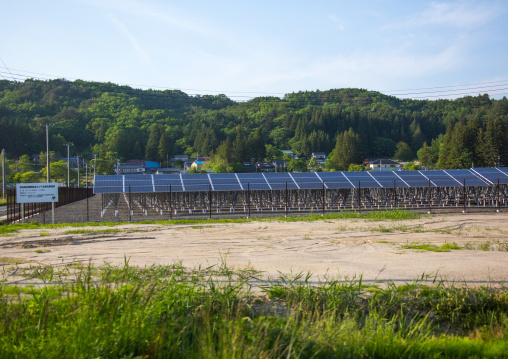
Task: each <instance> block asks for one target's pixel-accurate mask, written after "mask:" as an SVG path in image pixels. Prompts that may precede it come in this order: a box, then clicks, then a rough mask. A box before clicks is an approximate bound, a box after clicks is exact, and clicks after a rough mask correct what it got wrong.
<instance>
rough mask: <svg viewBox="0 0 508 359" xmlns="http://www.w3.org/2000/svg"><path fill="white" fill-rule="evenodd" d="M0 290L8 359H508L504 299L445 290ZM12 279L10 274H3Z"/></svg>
mask: <svg viewBox="0 0 508 359" xmlns="http://www.w3.org/2000/svg"><path fill="white" fill-rule="evenodd" d="M16 269H17V271H18V275H21V276H23V277H25V278H31V279H32V280H33V279H38V280H40V281H42V282H45V283H47V284H49V283H51V284H52V285H45V286H39V287H19V286H18V287H16V286H13V285H3V286H0V312H1V315H0V356H1V357H3V358H16V357H19V358H22V357H26V358H33V357H42V358H49V357H52V358H53V357H54V358H60V357H115V358H116V357H129V358H134V357H138V358H142V357H173V358H181V357H184V358H216V357H231V358H236V357H238V358H251V357H256V358H258V357H263V358H280V357H298V358H310V357H316V358H346V357H354V358H358V357H377V358H394V357H406V358H409V357H421V358H432V357H440V358H441V357H451V358H457V357H482V358H484V357H485V358H488V357H492V358H495V357H498V358H501V357H504V356H505V355H506V353H508V342H507V341H506V334H507V330H508V319H507V315H506V313H507V311H508V291H507V289H506V288H504V287H503V288H501V289H494V288H489V287H484V288H479V289H472V288H468V287H465V286H454V285H451V284H448V285H447V284H446V283H442V282H435V281H434V283H430V284H431V285H430V286H426V285H425V283H420V282H418V281H415V282H413V283H410V284H407V285H403V286H399V287H397V286H395V285H393V284H390V283H389V284H388V286H387V287H386V288H384V289H382V288H377V287H375V286H366V285H364V284H363V283H362V280H361V277H360V278H356V279H355V278H353V279H352V280H349V281H347V280H346V281H337V280H328V281H326V282H324V283H322V284H321V285H320V286H314V285H311V284H310V282H309V278H310V276H309V275H306V276H304V275H303V274H298V275H296V276H291V275H282V276H281V277H280V278H277V279H276V280H274V281H272V282H267V283H265V284H264V285H263V286H262V290H263V293H264V294H263V295H259V294H253V293H252V292H251V291H250V290H249V288H250V284H249V280H251V279H255V278H256V277H257V276H258V275H259V273H257V272H256V271H255V270H253V269H252V268H245V269H241V270H234V269H232V268H228V267H227V266H226V265H225V264H224V263H223V264H221V265H218V266H211V267H209V268H204V269H193V270H188V269H185V268H184V267H183V266H182V265H181V264H179V263H176V264H174V265H171V266H152V267H150V268H138V267H131V266H129V265H128V263H126V264H125V266H121V267H112V266H108V265H106V266H102V267H93V266H87V267H81V266H79V265H78V264H76V265H74V266H68V267H64V268H60V269H57V268H53V267H48V266H47V267H26V268H21V267H19V268H16ZM6 274H7V273H6Z"/></svg>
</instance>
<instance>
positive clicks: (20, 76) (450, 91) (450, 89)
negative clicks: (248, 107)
mask: <svg viewBox="0 0 508 359" xmlns="http://www.w3.org/2000/svg"><path fill="white" fill-rule="evenodd" d="M0 60H1V59H0ZM2 63H3V61H2ZM3 68H4V69H7V70H8V73H7V72H6V71H1V69H2V67H0V74H2V75H5V74H8V75H9V76H10V77H11V78H12V79H13V80H14V81H24V80H27V79H37V80H54V79H57V77H55V76H52V75H48V74H42V73H37V72H30V71H25V70H19V69H12V70H14V71H17V72H16V73H12V72H11V70H10V69H9V68H8V67H7V66H5V63H4V67H3ZM24 73H26V74H34V75H39V76H37V77H33V76H29V75H25V74H24ZM2 77H4V78H5V76H2ZM62 79H63V80H66V81H69V80H79V79H75V78H74V79H73V78H62ZM82 81H85V80H82ZM91 82H96V81H91ZM493 84H495V85H493ZM117 85H118V86H129V87H134V86H140V87H145V88H148V90H142V89H139V90H141V91H145V92H146V91H150V90H153V89H158V90H159V91H165V90H169V91H182V92H183V91H195V93H186V95H188V96H205V95H203V94H200V93H198V92H214V93H216V94H223V93H228V95H227V97H228V98H229V99H237V101H249V100H253V99H256V98H259V97H278V98H279V99H280V96H274V95H287V94H284V93H278V92H268V93H266V92H254V91H253V92H249V91H220V90H200V89H190V88H189V89H185V88H170V87H163V86H148V85H139V84H126V83H119V84H117ZM478 85H485V86H478ZM466 86H477V87H466ZM462 87H465V88H462ZM500 87H501V88H500ZM443 89H447V90H443ZM133 90H135V89H134V88H133ZM423 90H435V91H423ZM471 90H478V91H471ZM506 90H508V80H499V81H491V82H483V83H474V84H465V85H449V86H438V87H426V88H415V89H407V90H391V91H382V92H381V91H374V92H379V93H383V94H385V95H387V96H394V97H396V96H411V97H410V98H411V99H428V98H441V99H449V97H452V96H453V97H461V96H470V95H474V94H477V93H487V92H489V93H490V94H494V95H506V94H504V93H499V91H506ZM405 91H418V92H405ZM393 92H395V93H393ZM248 94H251V95H248ZM254 94H257V95H261V96H252V95H254ZM293 94H295V93H294V92H293ZM296 94H297V93H296ZM139 95H141V96H151V95H152V94H150V93H144V94H140V93H138V96H139ZM153 95H154V96H157V97H159V98H160V97H163V96H164V95H165V94H163V93H155V94H153ZM414 95H425V96H414ZM211 96H213V95H211Z"/></svg>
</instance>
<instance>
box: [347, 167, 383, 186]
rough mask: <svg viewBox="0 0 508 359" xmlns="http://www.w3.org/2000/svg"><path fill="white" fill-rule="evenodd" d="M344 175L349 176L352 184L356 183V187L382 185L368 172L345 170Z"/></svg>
mask: <svg viewBox="0 0 508 359" xmlns="http://www.w3.org/2000/svg"><path fill="white" fill-rule="evenodd" d="M343 174H344V176H346V177H347V179H348V180H350V181H351V183H352V184H354V185H355V187H361V188H379V187H381V185H380V184H379V183H378V182H376V180H375V179H374V178H372V176H371V175H369V174H368V173H367V172H359V171H355V172H343Z"/></svg>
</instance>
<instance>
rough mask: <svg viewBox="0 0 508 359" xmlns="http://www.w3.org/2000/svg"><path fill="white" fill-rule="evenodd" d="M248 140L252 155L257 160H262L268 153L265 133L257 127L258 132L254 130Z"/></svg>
mask: <svg viewBox="0 0 508 359" xmlns="http://www.w3.org/2000/svg"><path fill="white" fill-rule="evenodd" d="M248 142H249V150H250V153H251V156H252V157H253V158H254V160H255V161H261V160H262V159H263V158H265V155H266V148H265V141H264V139H263V134H262V133H261V130H260V129H257V130H256V132H254V134H252V135H251V136H249V140H248Z"/></svg>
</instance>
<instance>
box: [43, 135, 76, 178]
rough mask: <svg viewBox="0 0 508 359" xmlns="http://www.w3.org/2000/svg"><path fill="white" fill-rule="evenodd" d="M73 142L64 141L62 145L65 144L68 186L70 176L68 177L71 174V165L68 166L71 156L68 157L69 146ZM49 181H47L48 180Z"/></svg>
mask: <svg viewBox="0 0 508 359" xmlns="http://www.w3.org/2000/svg"><path fill="white" fill-rule="evenodd" d="M72 145H73V144H72V143H70V142H69V143H64V146H67V187H70V184H71V182H70V181H71V177H70V174H71V166H70V163H71V162H70V161H71V157H70V152H69V146H72ZM48 182H49V181H48Z"/></svg>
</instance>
